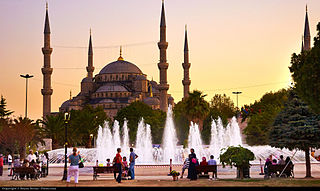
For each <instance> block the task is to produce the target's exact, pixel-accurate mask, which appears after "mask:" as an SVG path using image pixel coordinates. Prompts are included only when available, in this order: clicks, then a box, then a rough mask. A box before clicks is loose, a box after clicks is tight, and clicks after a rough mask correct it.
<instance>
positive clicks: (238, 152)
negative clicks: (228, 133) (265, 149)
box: [220, 145, 255, 179]
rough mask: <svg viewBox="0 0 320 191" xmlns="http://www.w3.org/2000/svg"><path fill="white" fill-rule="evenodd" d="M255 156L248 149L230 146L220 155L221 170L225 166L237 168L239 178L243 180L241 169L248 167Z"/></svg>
mask: <svg viewBox="0 0 320 191" xmlns="http://www.w3.org/2000/svg"><path fill="white" fill-rule="evenodd" d="M254 159H255V156H254V154H253V152H251V151H250V150H249V149H246V148H243V147H241V146H240V145H239V146H238V147H234V146H230V147H228V148H227V149H226V151H225V152H224V153H222V154H220V162H221V163H222V166H223V168H225V166H226V165H230V166H231V168H232V167H233V166H235V167H237V169H238V170H239V171H240V178H241V179H243V169H245V168H249V167H250V163H249V162H250V161H252V160H254Z"/></svg>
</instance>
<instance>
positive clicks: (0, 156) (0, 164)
mask: <svg viewBox="0 0 320 191" xmlns="http://www.w3.org/2000/svg"><path fill="white" fill-rule="evenodd" d="M2 173H3V156H2V154H0V176H2Z"/></svg>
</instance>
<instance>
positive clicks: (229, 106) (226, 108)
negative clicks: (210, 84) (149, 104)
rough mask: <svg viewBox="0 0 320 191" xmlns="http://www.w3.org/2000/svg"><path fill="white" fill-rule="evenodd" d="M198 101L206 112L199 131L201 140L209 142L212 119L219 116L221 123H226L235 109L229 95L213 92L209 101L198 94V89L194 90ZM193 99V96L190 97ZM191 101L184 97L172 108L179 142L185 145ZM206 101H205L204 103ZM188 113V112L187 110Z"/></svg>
mask: <svg viewBox="0 0 320 191" xmlns="http://www.w3.org/2000/svg"><path fill="white" fill-rule="evenodd" d="M195 94H196V96H194V97H197V99H198V101H197V102H200V101H199V100H201V102H202V104H201V105H203V106H204V110H206V112H204V113H203V115H204V116H203V117H202V118H203V126H202V127H203V128H202V131H201V136H202V139H203V141H204V142H205V143H206V144H209V142H210V137H211V136H210V133H211V123H212V119H217V118H218V117H221V119H222V121H223V124H224V125H227V123H228V119H229V118H232V117H233V116H234V115H235V114H236V109H235V107H234V103H233V102H232V100H231V99H230V97H227V96H226V95H225V94H223V95H221V94H215V95H214V96H213V98H212V99H211V101H210V103H208V102H206V101H205V100H204V99H203V98H204V97H205V95H201V94H199V91H195ZM192 99H194V98H192ZM189 102H191V101H190V100H189V98H186V99H184V100H182V101H180V102H178V103H177V104H176V105H175V107H174V110H173V113H174V121H175V125H176V129H177V135H178V138H179V140H180V144H184V145H185V146H186V145H187V138H188V133H189V126H190V118H191V117H188V112H187V111H188V108H189V107H190V108H191V106H188V103H189ZM197 102H196V101H193V103H197ZM204 102H206V103H204ZM189 113H190V112H189Z"/></svg>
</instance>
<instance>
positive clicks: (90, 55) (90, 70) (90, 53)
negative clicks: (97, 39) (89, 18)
mask: <svg viewBox="0 0 320 191" xmlns="http://www.w3.org/2000/svg"><path fill="white" fill-rule="evenodd" d="M93 71H94V67H93V50H92V41H91V29H90V38H89V49H88V66H87V72H88V77H89V78H91V79H92V78H93Z"/></svg>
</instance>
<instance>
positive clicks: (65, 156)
mask: <svg viewBox="0 0 320 191" xmlns="http://www.w3.org/2000/svg"><path fill="white" fill-rule="evenodd" d="M69 121H70V113H68V112H66V113H64V136H65V143H64V171H63V177H62V180H67V174H68V170H67V146H68V140H67V136H68V131H67V129H68V123H69Z"/></svg>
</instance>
